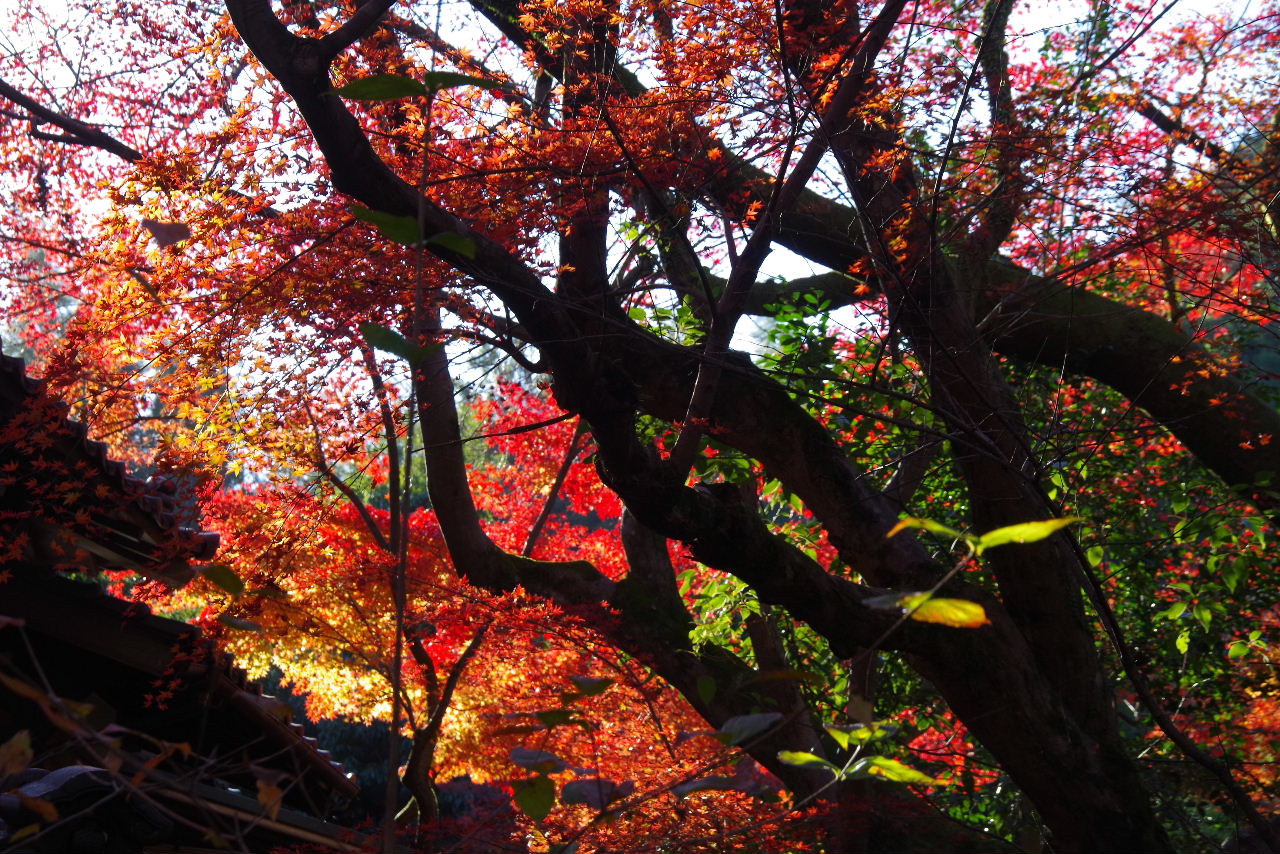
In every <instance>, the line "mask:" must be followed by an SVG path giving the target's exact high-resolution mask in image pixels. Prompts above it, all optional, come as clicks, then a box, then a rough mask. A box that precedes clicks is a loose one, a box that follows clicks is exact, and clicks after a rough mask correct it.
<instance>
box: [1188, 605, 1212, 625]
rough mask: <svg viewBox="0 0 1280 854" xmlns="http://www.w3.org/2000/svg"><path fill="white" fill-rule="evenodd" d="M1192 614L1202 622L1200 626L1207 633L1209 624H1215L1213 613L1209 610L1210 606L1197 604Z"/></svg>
mask: <svg viewBox="0 0 1280 854" xmlns="http://www.w3.org/2000/svg"><path fill="white" fill-rule="evenodd" d="M1191 613H1192V614H1193V615H1194V616H1195V618H1196V619H1197V620H1199V621H1200V625H1202V626H1204V629H1205V631H1208V630H1209V623H1211V622H1213V612H1212V611H1210V610H1209V606H1208V605H1205V604H1197V605H1196V606H1195V607H1194V608H1192V609H1191Z"/></svg>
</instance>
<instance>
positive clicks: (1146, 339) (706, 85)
mask: <svg viewBox="0 0 1280 854" xmlns="http://www.w3.org/2000/svg"><path fill="white" fill-rule="evenodd" d="M1024 6H1025V8H1024ZM1034 11H1035V10H1034V9H1033V8H1032V7H1031V4H1018V3H1015V2H1013V0H987V2H985V3H982V4H974V3H960V2H956V3H946V2H932V1H931V0H917V2H912V3H907V2H905V0H888V2H885V3H862V2H857V0H832V2H810V1H809V0H782V2H780V3H762V2H754V0H707V2H702V3H698V4H681V3H670V2H661V1H660V0H636V2H625V3H623V2H605V0H559V2H543V0H526V2H509V0H468V2H462V3H453V4H443V3H438V4H412V5H410V4H405V3H395V2H392V0H365V2H360V3H348V2H328V1H327V0H326V2H307V0H297V2H285V3H284V4H283V5H273V4H270V3H269V2H267V0H226V4H225V6H223V5H222V4H220V3H211V2H205V0H190V2H187V3H185V4H177V3H155V4H116V5H114V6H110V7H103V6H102V5H100V4H93V3H89V2H79V1H78V2H74V3H71V4H70V5H68V6H67V7H66V8H65V10H64V9H62V8H61V7H59V8H58V9H56V10H55V9H53V8H47V9H46V8H41V7H40V6H39V5H38V4H32V5H30V6H26V7H24V8H22V9H12V10H9V11H7V12H6V13H5V14H6V15H7V16H8V17H7V20H6V25H7V31H6V35H5V42H4V48H3V51H0V99H2V101H0V106H2V109H0V147H2V150H3V151H4V152H5V155H6V157H5V163H6V183H7V184H8V186H9V188H10V190H11V192H10V193H9V194H8V195H7V198H5V199H4V200H3V205H0V289H2V293H3V296H2V297H0V299H3V300H4V305H5V309H6V314H7V317H8V320H7V324H6V329H5V330H4V340H5V342H6V346H7V347H11V348H15V349H14V352H18V350H17V349H16V348H18V347H19V346H22V347H25V348H26V349H25V350H24V351H22V352H23V354H25V355H27V356H28V357H30V358H32V359H33V360H35V362H36V363H37V364H38V365H39V367H40V369H41V371H42V372H43V373H44V374H45V375H46V376H47V377H48V379H49V381H50V382H51V384H52V386H53V387H54V388H56V389H58V390H59V391H60V393H61V394H63V395H64V396H65V397H66V398H67V399H68V400H69V401H71V402H73V403H74V404H75V405H76V406H77V407H78V410H79V412H80V414H81V416H82V417H83V418H84V419H85V420H87V421H89V422H90V423H91V425H92V426H93V428H94V430H95V432H96V435H97V436H98V437H99V438H103V439H105V440H107V441H110V442H112V443H113V447H114V449H115V451H116V452H117V453H118V454H119V455H121V456H124V457H129V458H132V459H134V460H136V461H137V462H138V463H139V464H140V465H145V466H148V467H151V468H154V469H156V470H159V471H163V472H165V473H166V474H168V475H169V476H171V477H174V478H175V479H178V480H180V481H182V482H184V483H186V484H187V485H188V486H191V487H193V488H195V489H196V490H197V491H198V493H199V496H200V501H199V507H198V508H197V507H194V506H193V507H192V508H191V511H192V512H193V513H202V514H203V516H204V524H205V526H206V527H210V528H213V529H215V530H219V531H221V532H222V533H223V538H224V542H225V543H226V548H225V549H224V551H223V553H222V555H221V556H220V557H219V558H218V560H219V563H217V564H214V565H213V566H212V567H210V568H208V569H206V571H205V572H204V574H203V579H204V580H203V582H202V584H201V585H197V586H193V587H192V588H190V589H188V590H187V591H184V592H183V593H182V594H173V593H171V592H168V591H164V590H160V589H154V588H155V587H156V586H155V585H141V586H138V587H136V588H134V590H133V593H134V594H135V595H138V596H141V597H149V598H152V599H154V600H156V601H167V602H168V603H169V605H170V606H171V607H187V608H193V609H195V613H196V619H197V620H198V621H200V622H201V623H202V624H203V625H205V626H206V627H207V628H208V630H209V631H211V632H212V633H214V634H216V635H219V636H220V637H222V638H223V640H224V641H225V643H226V644H227V645H228V647H229V648H232V649H234V650H236V651H238V652H239V653H240V654H241V655H242V656H243V657H244V659H245V660H246V661H248V662H252V663H255V666H257V667H259V668H261V669H265V668H267V667H269V666H276V667H278V668H280V669H281V670H283V672H284V674H285V677H286V679H288V680H290V681H292V682H293V684H295V685H296V686H299V687H300V688H301V689H303V690H305V691H307V692H309V693H310V695H311V698H310V701H309V702H310V705H311V709H312V712H313V713H314V714H316V715H320V716H323V715H334V714H347V715H353V716H357V717H361V718H364V719H390V720H393V721H395V722H397V723H398V724H399V725H401V726H400V727H398V729H401V728H402V729H403V731H404V732H405V733H407V734H408V735H409V736H410V738H411V741H412V752H411V754H410V757H409V759H408V764H407V767H406V768H405V769H404V779H405V782H406V785H407V786H408V787H409V789H410V790H411V791H412V792H413V794H414V797H415V801H416V809H417V815H418V817H419V818H420V820H421V821H420V824H421V825H423V826H432V822H433V821H435V820H436V819H437V817H438V815H437V811H436V808H435V806H433V803H434V800H435V798H434V795H433V794H432V789H433V782H432V781H433V780H437V781H438V780H440V779H441V775H447V774H451V773H459V774H460V773H472V774H476V775H481V776H483V777H486V778H488V779H494V780H500V781H504V782H505V783H506V784H508V785H510V786H511V791H512V795H513V798H514V800H515V803H516V804H517V805H518V806H519V807H520V809H521V810H522V812H523V815H524V819H522V820H524V821H526V822H527V823H528V826H529V827H531V828H533V831H532V832H533V833H534V836H535V837H536V838H537V839H538V840H540V842H539V844H545V845H547V846H552V845H568V844H572V843H574V842H578V843H582V844H586V845H588V846H595V847H597V848H598V849H599V850H627V848H628V847H634V848H642V847H644V846H645V845H651V844H652V845H656V844H662V841H663V840H664V839H665V840H668V842H667V844H675V845H680V846H683V847H681V848H680V849H679V850H691V851H692V850H702V849H701V848H700V847H699V846H709V847H708V849H707V850H710V848H711V847H715V846H717V845H728V844H739V845H742V846H744V848H746V849H751V847H752V845H755V844H759V837H758V834H759V830H758V828H761V827H768V828H770V831H769V833H771V834H773V835H775V836H776V837H777V839H778V843H777V844H778V846H779V850H790V849H788V848H787V846H788V845H792V846H795V845H802V844H808V843H812V844H814V845H816V846H821V845H827V846H831V848H830V849H829V850H898V851H901V850H911V849H912V848H916V849H919V850H941V849H942V848H943V847H947V848H951V849H954V850H979V849H982V848H983V847H984V846H987V847H990V846H996V845H999V844H1006V845H1011V846H1019V847H1021V848H1023V849H1025V850H1041V849H1040V846H1041V844H1042V843H1043V844H1045V845H1048V846H1049V847H1050V849H1051V850H1053V851H1060V852H1066V851H1112V850H1115V851H1170V850H1196V849H1209V848H1213V847H1214V846H1216V845H1217V844H1219V843H1220V842H1221V841H1222V840H1223V839H1224V838H1225V837H1226V836H1228V835H1230V834H1232V833H1234V832H1236V831H1237V830H1238V829H1239V828H1240V827H1242V826H1244V825H1248V824H1252V826H1253V830H1252V831H1251V832H1252V833H1255V834H1257V835H1258V837H1259V838H1260V839H1261V840H1263V841H1264V842H1265V843H1267V844H1270V845H1272V846H1274V845H1275V844H1276V839H1275V834H1274V832H1273V831H1272V830H1271V829H1270V825H1269V824H1268V823H1267V820H1266V819H1267V817H1268V816H1269V815H1270V814H1271V813H1272V812H1273V811H1274V809H1275V806H1276V803H1277V802H1276V798H1277V794H1278V793H1277V789H1276V783H1277V781H1276V775H1275V772H1274V764H1273V763H1274V762H1275V761H1276V744H1277V741H1278V739H1280V735H1278V734H1277V727H1278V726H1280V720H1278V719H1277V717H1276V710H1275V707H1274V702H1273V700H1272V699H1271V695H1272V694H1273V693H1274V690H1275V687H1276V683H1275V674H1274V670H1273V667H1272V664H1271V659H1270V657H1269V652H1268V649H1269V647H1268V644H1269V643H1270V642H1271V640H1272V638H1273V635H1274V633H1275V631H1276V624H1277V619H1278V616H1277V615H1278V614H1280V611H1277V604H1278V603H1277V590H1280V587H1278V586H1277V580H1278V579H1277V578H1276V574H1275V567H1274V566H1273V562H1272V561H1271V560H1269V558H1268V548H1269V546H1268V543H1269V542H1270V541H1271V540H1272V539H1273V538H1274V537H1275V532H1274V523H1275V520H1276V517H1277V514H1278V513H1280V482H1278V481H1277V478H1278V477H1280V411H1277V407H1276V404H1277V401H1278V400H1280V385H1277V379H1280V374H1277V371H1278V370H1280V360H1278V359H1277V349H1278V348H1277V339H1276V331H1275V330H1276V327H1275V325H1274V321H1275V317H1276V310H1277V299H1278V298H1280V291H1278V290H1277V287H1278V286H1277V281H1280V279H1277V275H1280V274H1278V273H1277V271H1276V269H1275V267H1276V263H1277V258H1278V257H1280V254H1278V248H1277V244H1276V241H1277V239H1280V231H1277V226H1276V221H1275V219H1274V217H1275V206H1276V199H1277V197H1278V194H1280V150H1278V149H1277V148H1276V146H1275V145H1274V144H1273V143H1274V136H1275V134H1277V133H1280V124H1277V123H1278V122H1280V118H1278V117H1280V104H1277V103H1276V98H1275V92H1276V91H1277V86H1276V82H1277V81H1276V79H1275V71H1274V69H1275V67H1276V66H1275V63H1276V59H1277V49H1278V48H1277V42H1278V39H1280V27H1278V25H1277V23H1276V22H1277V20H1280V18H1278V17H1277V9H1276V8H1275V6H1274V4H1271V3H1264V4H1260V5H1259V4H1251V5H1246V6H1241V7H1239V8H1226V7H1223V8H1214V9H1213V10H1207V9H1204V8H1201V7H1194V8H1191V7H1184V6H1183V5H1180V4H1178V3H1177V2H1173V3H1148V2H1145V0H1135V2H1128V3H1122V4H1108V3H1098V2H1081V3H1078V4H1071V5H1070V6H1069V7H1066V8H1064V9H1062V10H1060V12H1059V13H1058V14H1059V18H1058V19H1057V20H1048V19H1046V18H1045V17H1043V15H1036V14H1033V12H1034ZM19 342H20V344H19ZM699 732H701V733H703V734H702V735H697V733H699ZM707 733H711V735H708V734H707ZM728 747H734V748H735V749H737V750H739V751H742V752H744V753H745V755H746V756H749V757H750V758H751V759H752V760H754V762H755V763H758V764H759V766H763V768H764V769H767V771H768V772H769V773H770V774H772V775H773V778H768V777H767V775H763V774H762V773H758V772H757V771H756V767H755V766H754V765H753V764H752V763H750V762H740V761H739V758H740V757H741V755H742V753H730V752H728ZM394 751H395V748H394V747H393V753H392V754H391V755H392V756H395V755H397V754H396V753H395V752H394ZM539 751H540V752H539ZM389 762H390V759H389ZM728 762H737V763H738V764H737V765H735V766H733V767H732V768H729V767H727V766H726V763H728ZM774 778H776V780H777V781H779V785H781V786H782V787H783V789H784V791H783V794H782V795H780V796H779V795H778V794H777V792H776V791H775V790H776V786H772V785H770V784H769V780H770V779H774ZM762 781H763V782H762ZM673 805H674V806H673ZM939 814H942V815H946V816H949V817H950V818H954V819H958V820H959V822H960V824H957V825H953V824H948V823H946V822H941V821H940V820H939V819H938V815H939ZM615 817H617V821H615V820H614V818H615ZM393 830H394V828H393V827H392V826H391V825H388V833H389V834H390V833H391V832H393ZM744 831H745V833H746V834H747V835H746V838H745V839H744V837H743V832H744ZM999 838H1003V839H1004V840H1005V842H1004V843H1000V842H999V841H998V840H999ZM421 839H422V837H420V840H421ZM819 839H821V840H823V841H819ZM421 844H424V845H425V844H427V843H425V842H422V843H421ZM715 850H723V849H721V848H716V849H715ZM821 850H828V849H821Z"/></svg>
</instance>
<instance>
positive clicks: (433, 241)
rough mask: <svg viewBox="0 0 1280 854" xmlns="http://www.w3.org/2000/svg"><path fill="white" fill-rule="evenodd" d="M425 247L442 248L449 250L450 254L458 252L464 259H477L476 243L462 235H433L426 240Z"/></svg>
mask: <svg viewBox="0 0 1280 854" xmlns="http://www.w3.org/2000/svg"><path fill="white" fill-rule="evenodd" d="M422 243H423V245H424V246H440V247H443V248H445V249H448V250H449V251H450V252H456V253H458V254H459V255H461V256H462V257H463V258H475V257H476V242H475V241H474V240H472V239H471V238H470V237H463V236H462V235H461V234H454V233H453V232H449V231H442V232H440V233H439V234H433V235H431V236H430V237H428V238H427V239H426V240H424V241H422Z"/></svg>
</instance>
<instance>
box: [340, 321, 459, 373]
mask: <svg viewBox="0 0 1280 854" xmlns="http://www.w3.org/2000/svg"><path fill="white" fill-rule="evenodd" d="M360 334H361V335H363V336H364V340H366V341H368V342H369V344H370V346H372V347H374V348H376V349H378V350H382V351H384V352H387V353H390V354H392V355H393V356H399V357H400V358H402V359H404V360H405V361H407V362H408V363H409V364H411V365H412V364H414V363H416V362H418V361H420V360H421V359H422V357H423V356H425V355H427V354H428V353H430V352H431V351H432V350H435V349H436V348H438V347H439V346H440V345H439V344H427V345H426V346H423V347H419V346H417V345H415V344H410V343H409V341H408V339H406V338H405V337H404V336H403V335H401V334H400V333H399V332H396V331H395V330H394V329H392V328H390V327H388V326H383V325H382V324H380V323H362V324H360Z"/></svg>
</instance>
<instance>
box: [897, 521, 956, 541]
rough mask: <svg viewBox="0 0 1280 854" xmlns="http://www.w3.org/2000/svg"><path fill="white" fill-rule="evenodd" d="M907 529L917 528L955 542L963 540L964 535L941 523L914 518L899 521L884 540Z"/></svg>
mask: <svg viewBox="0 0 1280 854" xmlns="http://www.w3.org/2000/svg"><path fill="white" fill-rule="evenodd" d="M907 528H919V529H922V530H925V531H928V532H929V533H931V534H941V535H942V536H944V537H951V538H952V539H956V540H962V539H964V534H962V533H960V532H959V531H957V530H956V529H955V528H948V527H947V526H946V525H944V524H942V523H941V522H935V521H933V520H932V519H919V518H916V517H915V516H905V517H903V518H902V519H901V520H899V522H898V524H896V525H894V526H893V527H892V528H891V529H889V533H887V534H885V538H886V539H887V538H889V537H893V536H896V535H897V534H899V533H901V532H902V531H905V530H906V529H907Z"/></svg>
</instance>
